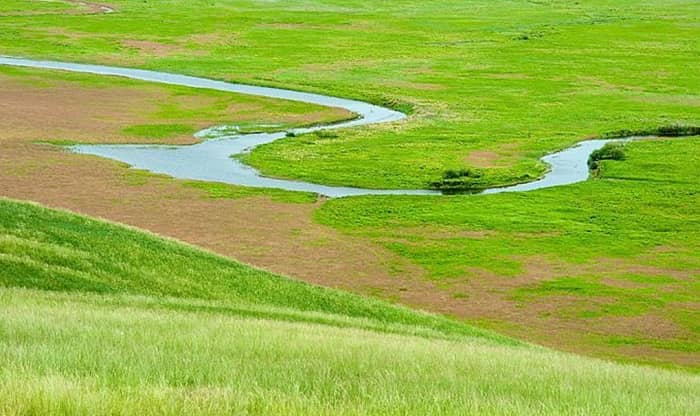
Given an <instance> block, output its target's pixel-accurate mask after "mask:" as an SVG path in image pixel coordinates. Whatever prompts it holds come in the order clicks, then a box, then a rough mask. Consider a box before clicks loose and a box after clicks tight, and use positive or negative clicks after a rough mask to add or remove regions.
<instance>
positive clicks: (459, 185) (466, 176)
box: [430, 169, 487, 194]
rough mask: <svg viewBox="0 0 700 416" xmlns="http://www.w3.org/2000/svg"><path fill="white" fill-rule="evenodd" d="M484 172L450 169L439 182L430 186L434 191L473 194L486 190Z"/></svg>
mask: <svg viewBox="0 0 700 416" xmlns="http://www.w3.org/2000/svg"><path fill="white" fill-rule="evenodd" d="M486 186H487V183H486V182H485V181H484V174H483V172H481V171H479V170H476V169H448V170H446V171H445V173H443V175H442V178H441V179H440V180H439V181H435V182H433V183H431V184H430V187H431V188H432V189H436V190H439V191H442V192H444V193H446V194H450V193H455V194H457V193H473V192H479V191H482V190H484V189H485V188H486Z"/></svg>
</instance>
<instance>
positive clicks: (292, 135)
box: [284, 131, 297, 137]
mask: <svg viewBox="0 0 700 416" xmlns="http://www.w3.org/2000/svg"><path fill="white" fill-rule="evenodd" d="M284 135H285V137H297V134H296V133H294V132H293V131H288V132H286V133H285V134H284Z"/></svg>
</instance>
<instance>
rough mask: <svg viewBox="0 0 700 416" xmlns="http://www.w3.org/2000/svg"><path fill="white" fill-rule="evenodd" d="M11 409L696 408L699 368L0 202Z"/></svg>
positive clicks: (1, 350) (1, 345)
mask: <svg viewBox="0 0 700 416" xmlns="http://www.w3.org/2000/svg"><path fill="white" fill-rule="evenodd" d="M0 266H1V267H0V282H2V286H3V288H2V289H0V413H3V414H47V413H51V414H84V413H89V414H114V413H115V412H117V413H119V414H188V415H192V414H212V415H213V414H222V413H233V414H261V415H262V414H299V415H301V414H328V415H331V414H332V415H343V414H348V415H349V414H387V415H389V414H396V415H399V414H455V415H458V414H460V415H461V414H465V413H479V414H499V415H500V414H584V413H585V414H589V415H593V414H599V415H608V414H630V415H642V414H649V415H654V414H661V413H663V414H669V415H672V414H678V415H684V414H693V413H697V411H698V410H700V401H699V400H698V397H700V378H698V377H697V376H693V375H689V374H684V373H678V372H670V371H665V370H657V369H651V368H643V367H634V366H623V365H619V364H611V363H605V362H602V361H596V360H592V359H587V358H582V357H578V356H574V355H568V354H563V353H556V352H552V351H549V350H545V349H541V348H537V347H532V346H528V345H522V344H518V343H516V342H514V341H512V340H509V339H506V338H502V337H498V336H496V335H493V334H490V333H485V332H482V331H476V330H474V329H472V328H469V327H467V326H464V325H461V324H457V323H453V322H451V321H447V320H445V319H442V318H438V317H435V316H430V315H425V314H421V313H416V312H412V311H409V310H406V309H402V308H398V307H394V306H390V305H388V304H384V303H380V302H375V301H370V300H367V299H362V298H359V297H357V296H354V295H348V294H344V293H341V292H337V291H330V290H326V289H321V288H317V287H312V286H309V285H306V284H304V283H299V282H294V281H290V280H287V279H284V278H280V277H277V276H273V275H270V274H269V273H265V272H262V271H259V270H254V269H251V268H249V267H247V266H243V265H240V264H238V263H235V262H232V261H230V260H226V259H223V258H220V257H217V256H214V255H212V254H209V253H206V252H202V251H200V250H197V249H194V248H191V247H187V246H183V245H181V244H179V243H176V242H172V241H165V240H162V239H159V238H156V237H154V236H151V235H147V234H144V233H142V232H138V231H135V230H131V229H127V228H123V227H119V226H115V225H111V224H107V223H104V222H99V221H95V220H90V219H87V218H84V217H79V216H75V215H71V214H67V213H63V212H56V211H51V210H47V209H44V208H41V207H38V206H35V205H29V204H25V203H18V202H13V201H9V200H0Z"/></svg>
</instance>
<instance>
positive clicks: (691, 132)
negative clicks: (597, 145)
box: [602, 124, 700, 139]
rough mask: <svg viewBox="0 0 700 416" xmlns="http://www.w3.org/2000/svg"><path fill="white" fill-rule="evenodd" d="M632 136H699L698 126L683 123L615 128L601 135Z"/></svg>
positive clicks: (699, 129)
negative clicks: (627, 128) (631, 128)
mask: <svg viewBox="0 0 700 416" xmlns="http://www.w3.org/2000/svg"><path fill="white" fill-rule="evenodd" d="M632 136H662V137H680V136H700V127H698V126H686V125H683V124H671V125H668V126H662V127H657V128H650V129H640V130H626V129H625V130H616V131H612V132H608V133H605V134H603V135H602V138H604V139H612V138H617V137H632Z"/></svg>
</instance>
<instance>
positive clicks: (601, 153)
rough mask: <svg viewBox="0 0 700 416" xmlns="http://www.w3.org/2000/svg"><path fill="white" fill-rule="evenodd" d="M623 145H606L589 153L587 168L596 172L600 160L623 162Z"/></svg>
mask: <svg viewBox="0 0 700 416" xmlns="http://www.w3.org/2000/svg"><path fill="white" fill-rule="evenodd" d="M624 159H625V145H624V144H623V143H607V144H606V145H605V146H603V147H601V148H600V149H598V150H596V151H594V152H593V153H591V155H590V156H589V157H588V168H589V169H590V170H598V168H599V167H600V163H599V162H600V161H601V160H624Z"/></svg>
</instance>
